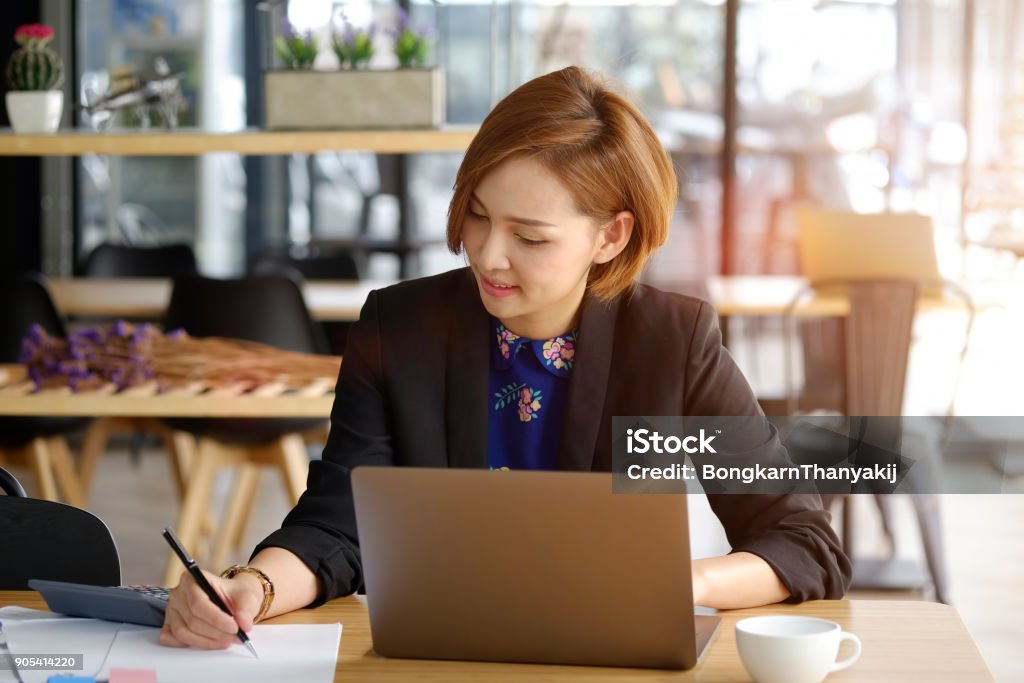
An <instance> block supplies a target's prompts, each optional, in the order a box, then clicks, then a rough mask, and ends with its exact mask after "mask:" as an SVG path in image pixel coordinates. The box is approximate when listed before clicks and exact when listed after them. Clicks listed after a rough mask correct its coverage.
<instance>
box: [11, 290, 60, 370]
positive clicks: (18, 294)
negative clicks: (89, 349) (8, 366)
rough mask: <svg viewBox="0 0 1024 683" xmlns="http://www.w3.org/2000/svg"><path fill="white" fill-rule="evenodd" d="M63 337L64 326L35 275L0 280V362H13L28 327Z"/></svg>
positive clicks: (16, 360) (17, 355)
mask: <svg viewBox="0 0 1024 683" xmlns="http://www.w3.org/2000/svg"><path fill="white" fill-rule="evenodd" d="M34 324H35V325H40V326H42V328H43V329H44V330H46V331H47V332H48V333H49V334H52V335H55V336H59V337H64V336H66V334H65V331H64V323H63V322H62V321H61V317H60V314H59V313H58V312H57V307H56V306H54V304H53V299H51V298H50V293H49V291H47V289H46V284H45V283H44V282H43V279H42V277H40V276H39V275H38V274H36V273H20V274H17V275H13V276H4V277H0V363H16V362H18V358H19V357H20V356H21V340H22V338H24V336H25V334H26V333H27V332H28V329H29V328H30V327H31V326H32V325H34Z"/></svg>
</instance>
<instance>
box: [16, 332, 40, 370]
mask: <svg viewBox="0 0 1024 683" xmlns="http://www.w3.org/2000/svg"><path fill="white" fill-rule="evenodd" d="M37 349H38V347H37V346H36V344H35V342H33V341H32V340H31V339H29V338H28V337H25V338H24V339H22V340H21V355H20V356H18V362H19V363H21V364H25V363H28V362H29V360H31V358H32V357H33V356H34V355H36V351H37Z"/></svg>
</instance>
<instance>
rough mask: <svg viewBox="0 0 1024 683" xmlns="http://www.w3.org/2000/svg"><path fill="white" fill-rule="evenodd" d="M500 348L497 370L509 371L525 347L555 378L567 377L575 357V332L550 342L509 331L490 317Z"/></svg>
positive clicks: (497, 355)
mask: <svg viewBox="0 0 1024 683" xmlns="http://www.w3.org/2000/svg"><path fill="white" fill-rule="evenodd" d="M491 321H492V323H493V325H494V331H495V337H496V339H497V345H496V349H495V355H494V359H495V367H496V368H497V369H499V370H506V369H508V368H510V367H512V365H513V363H514V362H515V359H516V356H517V355H518V354H519V352H520V351H521V350H522V349H524V348H530V349H531V350H532V351H533V353H534V355H536V356H537V360H538V361H540V364H541V366H542V367H544V369H546V370H547V371H548V372H550V373H551V374H552V375H555V376H556V377H568V376H569V372H570V371H571V370H572V364H573V360H574V359H575V357H576V335H577V331H576V330H570V331H569V332H566V333H565V334H560V335H558V336H557V337H552V338H551V339H539V340H538V339H527V338H526V337H520V336H519V335H517V334H514V333H513V332H511V331H510V330H508V329H507V328H506V327H505V326H504V325H502V324H501V323H500V322H498V320H496V319H494V318H491Z"/></svg>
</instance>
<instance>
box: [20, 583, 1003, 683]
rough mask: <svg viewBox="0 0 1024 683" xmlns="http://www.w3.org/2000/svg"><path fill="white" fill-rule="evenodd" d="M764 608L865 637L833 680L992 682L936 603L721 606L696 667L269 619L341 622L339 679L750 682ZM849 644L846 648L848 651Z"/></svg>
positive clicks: (948, 612) (955, 620)
mask: <svg viewBox="0 0 1024 683" xmlns="http://www.w3.org/2000/svg"><path fill="white" fill-rule="evenodd" d="M0 605H21V606H23V607H33V608H37V609H46V606H45V604H44V603H43V601H42V598H40V597H39V595H38V594H37V593H34V592H31V591H0ZM765 614H798V615H804V616H813V617H821V618H823V619H830V620H832V621H836V622H838V623H839V624H840V625H841V626H842V627H843V629H844V630H848V631H850V632H852V633H855V634H856V635H857V636H859V637H860V639H861V641H862V643H863V645H864V650H863V653H862V654H861V657H860V659H859V660H858V661H857V663H856V664H854V665H853V666H852V667H850V668H849V669H847V670H845V671H841V672H838V673H834V674H831V675H830V676H829V677H828V680H829V681H830V682H831V681H865V682H868V683H880V682H881V681H884V682H885V683H898V682H900V681H927V682H929V683H943V682H944V681H957V682H958V683H959V682H962V681H971V682H972V683H977V682H981V681H991V680H993V679H992V674H991V673H990V672H989V670H988V667H987V666H986V664H985V661H984V660H983V659H982V657H981V654H980V653H979V652H978V648H977V647H976V646H975V644H974V641H973V640H972V639H971V636H970V634H969V633H968V632H967V629H966V628H964V625H963V622H962V621H961V620H960V616H959V615H958V614H957V612H956V610H955V609H953V608H952V607H949V606H947V605H941V604H938V603H932V602H889V601H874V600H819V601H815V602H808V603H804V604H802V605H771V606H768V607H760V608H756V609H748V610H736V611H731V612H722V613H721V615H722V617H723V623H722V625H721V627H720V628H719V630H718V633H717V634H716V635H715V637H714V640H713V641H712V642H711V645H710V646H709V650H708V651H707V652H706V653H705V655H704V657H703V659H702V660H701V662H700V663H699V664H698V665H697V667H696V668H694V669H692V670H690V671H659V670H647V669H618V668H603V667H579V666H543V665H534V664H493V663H483V662H453V661H433V660H415V659H387V658H384V657H379V656H377V655H376V654H375V653H374V652H373V643H372V641H371V638H370V625H369V617H368V614H367V611H366V605H365V602H364V600H363V599H361V598H355V597H350V598H341V599H338V600H333V601H331V602H329V603H327V604H326V605H323V606H322V607H319V608H317V609H314V610H299V611H297V612H292V613H291V614H286V615H283V616H280V617H277V618H275V619H270V620H268V621H267V623H268V624H271V623H272V624H296V623H303V624H313V623H332V622H338V621H340V622H341V624H342V625H343V629H342V635H341V650H340V654H339V657H338V667H337V670H336V673H335V677H334V680H335V681H362V680H367V679H370V678H371V677H372V680H380V681H409V680H417V681H423V682H424V683H430V682H431V681H438V682H441V681H458V680H474V681H476V680H486V681H511V680H531V681H533V680H545V681H558V680H566V681H613V680H614V681H670V680H671V681H701V682H703V683H713V682H716V681H722V682H725V681H729V682H730V683H736V682H738V681H749V680H750V678H749V676H747V674H746V672H745V671H744V669H743V665H742V663H741V662H740V660H739V655H738V654H737V651H736V640H735V635H734V626H735V624H736V622H737V621H738V620H739V619H742V618H744V617H749V616H759V615H765ZM846 647H848V646H844V647H843V649H841V650H840V653H841V654H845V653H846V652H847V650H846V649H845V648H846Z"/></svg>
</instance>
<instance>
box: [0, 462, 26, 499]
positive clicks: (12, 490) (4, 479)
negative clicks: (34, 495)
mask: <svg viewBox="0 0 1024 683" xmlns="http://www.w3.org/2000/svg"><path fill="white" fill-rule="evenodd" d="M0 491H3V492H4V495H7V496H12V497H14V498H28V494H27V493H25V487H24V486H22V485H21V482H20V481H18V480H17V478H15V476H14V475H13V474H11V473H10V472H8V471H7V470H5V469H4V468H3V467H0Z"/></svg>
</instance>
